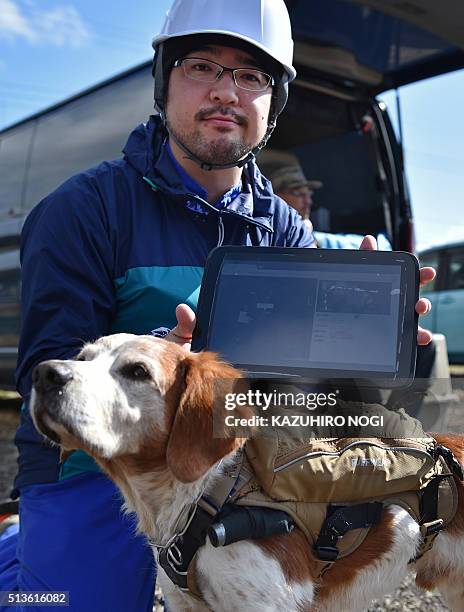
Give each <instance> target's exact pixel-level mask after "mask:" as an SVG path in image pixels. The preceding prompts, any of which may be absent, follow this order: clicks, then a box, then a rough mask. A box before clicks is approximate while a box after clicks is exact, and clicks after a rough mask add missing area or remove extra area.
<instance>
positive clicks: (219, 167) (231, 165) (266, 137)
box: [161, 112, 275, 172]
mask: <svg viewBox="0 0 464 612" xmlns="http://www.w3.org/2000/svg"><path fill="white" fill-rule="evenodd" d="M161 118H162V120H163V124H164V126H165V128H166V130H167V132H168V134H169V137H170V138H172V139H173V140H174V142H175V143H176V144H177V146H178V147H179V148H180V149H182V151H183V152H184V153H185V155H186V158H187V159H190V160H192V161H193V162H195V163H196V164H198V165H199V166H200V168H201V169H202V170H206V171H208V172H209V171H211V170H226V169H227V168H235V167H237V168H243V166H246V164H248V162H250V161H252V160H254V159H255V157H256V155H257V154H258V153H259V151H261V149H262V148H263V147H265V146H266V144H267V141H268V140H269V138H270V137H271V134H272V132H273V131H274V128H275V121H272V122H270V123H269V125H268V128H267V131H266V134H265V135H264V137H263V139H262V140H261V142H260V143H259V144H258V145H256V147H254V148H253V149H252V150H251V151H250V152H249V153H248V154H247V155H246V156H245V157H244V158H243V159H240V160H239V161H236V162H230V163H228V164H212V163H210V162H206V161H204V160H203V159H201V158H200V157H198V156H197V155H195V153H192V151H190V149H189V148H187V147H186V146H185V145H184V143H183V142H181V141H180V140H179V139H178V138H177V136H176V135H175V134H174V133H173V132H172V131H171V129H170V128H169V124H168V122H167V119H166V115H165V114H164V112H162V113H161Z"/></svg>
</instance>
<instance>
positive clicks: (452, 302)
mask: <svg viewBox="0 0 464 612" xmlns="http://www.w3.org/2000/svg"><path fill="white" fill-rule="evenodd" d="M419 259H420V262H421V264H422V265H423V266H433V267H434V268H436V270H437V276H436V278H435V280H434V281H433V282H432V283H430V284H429V285H427V286H426V287H424V290H423V291H422V296H423V297H427V298H429V300H430V301H431V302H432V305H433V308H432V310H431V312H430V314H428V315H427V316H426V317H425V318H424V320H423V324H424V325H425V326H426V327H427V328H428V329H430V330H431V331H433V332H437V333H441V334H444V335H445V336H446V342H447V346H448V357H449V360H450V362H451V363H464V322H463V319H464V242H457V243H454V244H447V245H444V246H437V247H433V248H430V249H427V250H425V251H422V252H421V253H420V255H419Z"/></svg>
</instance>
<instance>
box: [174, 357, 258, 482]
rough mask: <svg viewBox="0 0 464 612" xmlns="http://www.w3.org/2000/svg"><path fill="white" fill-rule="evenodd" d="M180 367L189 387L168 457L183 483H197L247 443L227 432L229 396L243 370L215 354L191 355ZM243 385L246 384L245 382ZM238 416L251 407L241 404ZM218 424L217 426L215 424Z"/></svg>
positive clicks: (183, 397) (181, 407)
mask: <svg viewBox="0 0 464 612" xmlns="http://www.w3.org/2000/svg"><path fill="white" fill-rule="evenodd" d="M182 366H183V367H182V368H179V372H183V374H179V375H183V376H185V382H184V384H185V387H184V392H183V393H182V395H181V397H180V401H179V405H178V408H177V412H176V415H175V418H174V423H173V425H172V429H171V434H170V437H169V442H168V447H167V452H166V459H167V463H168V466H169V468H170V469H171V471H172V473H173V474H174V476H175V477H176V478H177V479H178V480H180V481H181V482H194V481H195V480H198V479H199V478H201V476H203V475H204V474H205V473H206V472H207V470H209V468H211V467H212V466H213V465H214V464H215V463H216V462H217V461H219V460H220V459H222V457H225V456H226V455H228V454H229V453H230V452H232V451H233V450H235V449H236V448H238V446H240V445H241V444H242V443H243V439H242V438H237V437H235V436H234V435H233V431H232V428H230V429H229V430H228V431H226V426H225V421H224V418H225V416H226V414H230V413H227V412H225V409H224V407H225V397H226V394H228V393H235V392H236V391H237V387H238V386H240V383H241V380H240V373H239V372H238V370H236V369H235V368H233V367H232V366H230V365H228V364H226V363H224V362H221V361H219V359H218V358H217V356H216V355H215V354H214V353H209V352H205V353H199V354H191V355H188V356H187V357H186V358H185V361H184V362H183V364H182ZM242 388H243V385H242ZM235 413H236V414H235V416H240V417H243V416H251V414H252V412H251V409H250V408H248V407H247V406H244V407H238V408H237V409H236V410H235ZM213 425H214V426H213Z"/></svg>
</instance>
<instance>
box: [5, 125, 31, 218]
mask: <svg viewBox="0 0 464 612" xmlns="http://www.w3.org/2000/svg"><path fill="white" fill-rule="evenodd" d="M33 131H34V124H30V123H29V124H28V125H23V126H18V127H17V128H14V129H12V130H9V131H7V132H4V133H3V134H1V135H0V177H1V181H0V215H1V216H2V217H3V216H8V215H11V214H15V213H19V211H20V210H21V200H22V196H23V187H24V179H25V175H26V165H27V158H28V154H29V151H30V145H31V140H32V134H33Z"/></svg>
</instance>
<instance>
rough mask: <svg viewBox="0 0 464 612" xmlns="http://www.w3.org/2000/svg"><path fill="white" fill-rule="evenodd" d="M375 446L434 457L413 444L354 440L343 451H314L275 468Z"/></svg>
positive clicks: (279, 468)
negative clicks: (386, 443) (358, 447)
mask: <svg viewBox="0 0 464 612" xmlns="http://www.w3.org/2000/svg"><path fill="white" fill-rule="evenodd" d="M366 445H369V446H375V447H376V448H381V449H382V450H386V451H394V452H396V451H404V450H408V451H413V452H415V453H419V454H420V455H425V456H426V457H428V458H429V459H433V457H432V455H431V453H430V451H425V450H421V449H419V448H414V447H412V446H382V445H381V444H375V443H373V442H352V443H351V444H348V446H345V448H344V449H342V450H341V451H338V452H330V451H314V452H312V453H306V454H305V455H302V456H300V457H297V458H296V459H292V460H291V461H287V463H284V464H283V465H279V466H277V467H275V468H274V473H276V472H281V471H282V470H285V469H286V468H288V467H290V466H292V465H295V464H296V463H299V462H300V461H304V460H305V459H311V458H313V457H324V456H328V457H337V456H338V457H339V456H341V455H342V454H343V453H344V452H345V451H347V450H348V449H350V448H351V447H352V446H366Z"/></svg>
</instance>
